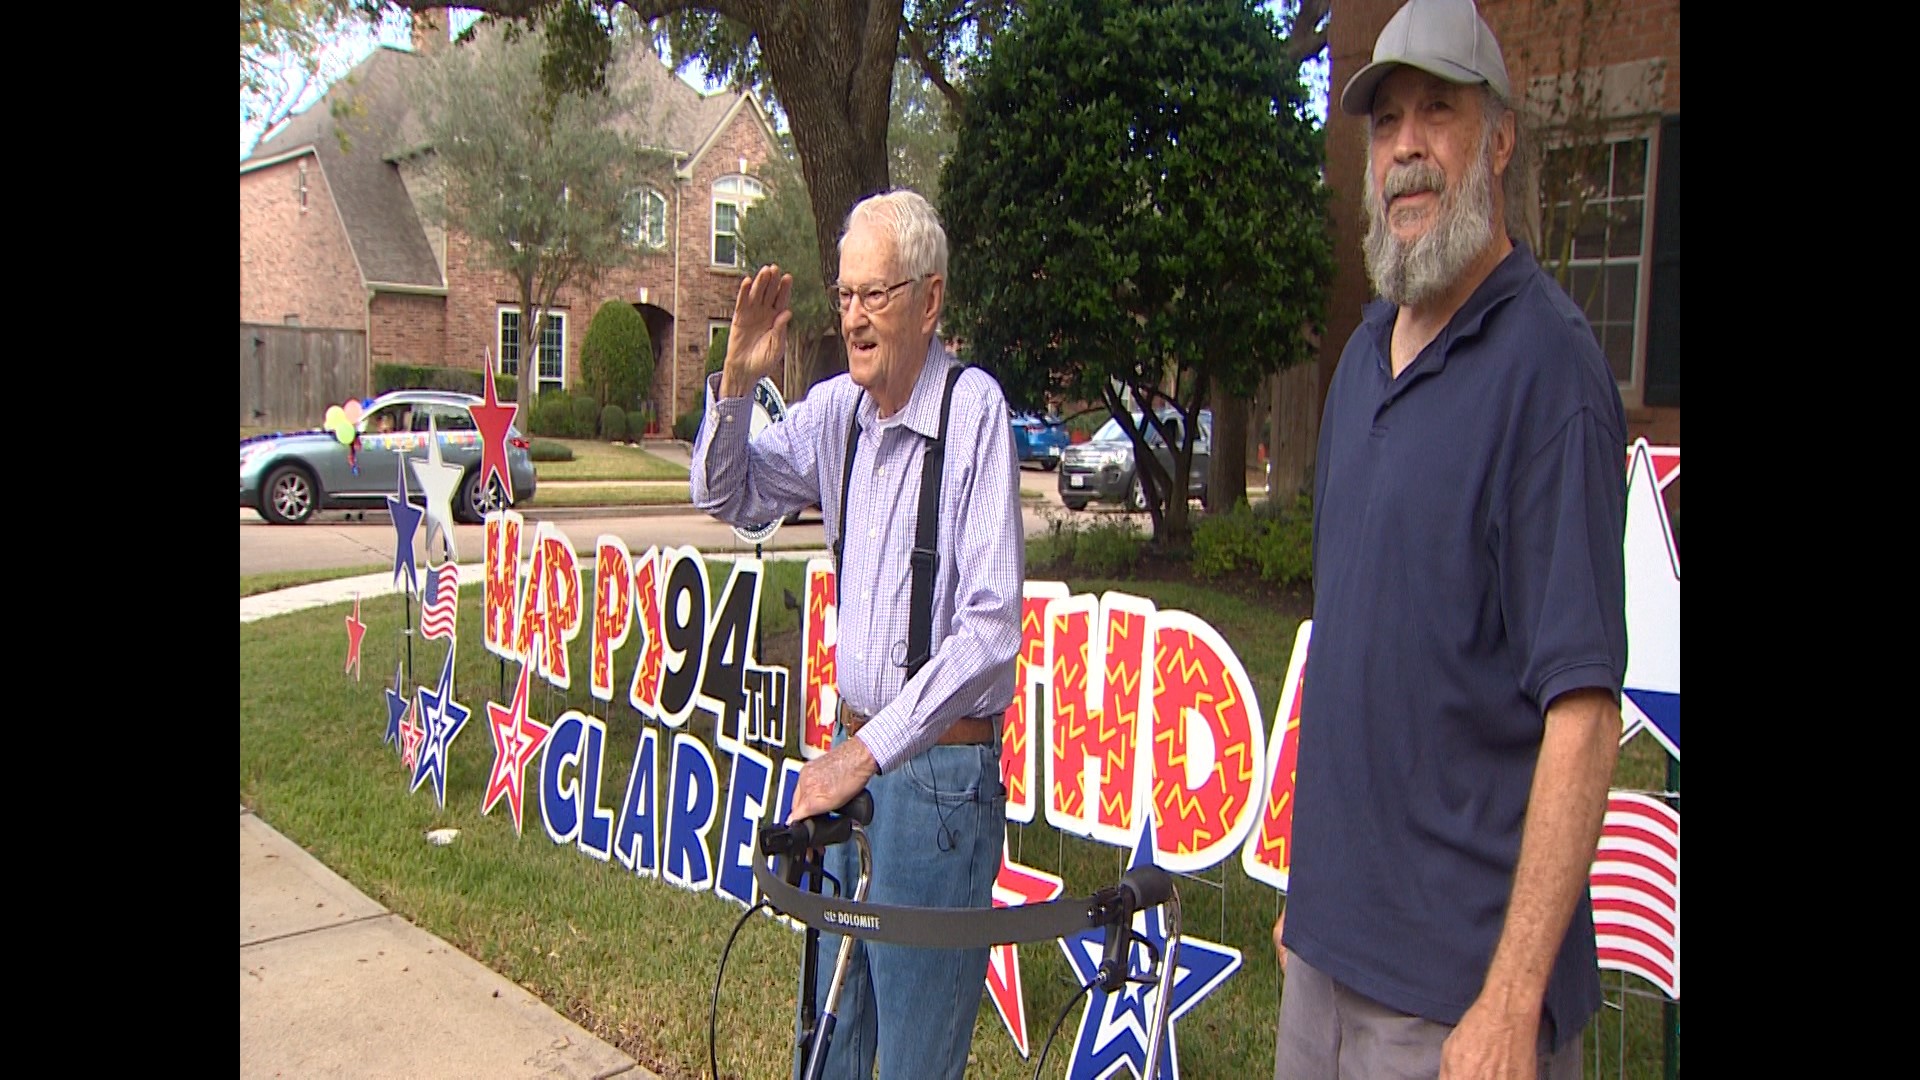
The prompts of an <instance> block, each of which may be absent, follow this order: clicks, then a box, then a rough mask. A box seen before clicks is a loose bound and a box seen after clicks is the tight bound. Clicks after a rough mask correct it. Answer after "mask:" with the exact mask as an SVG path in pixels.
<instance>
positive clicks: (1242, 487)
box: [1207, 379, 1251, 513]
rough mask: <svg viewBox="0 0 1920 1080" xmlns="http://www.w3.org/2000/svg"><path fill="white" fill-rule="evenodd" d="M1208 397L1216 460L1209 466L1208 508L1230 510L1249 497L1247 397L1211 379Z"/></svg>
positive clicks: (1210, 509) (1218, 511)
mask: <svg viewBox="0 0 1920 1080" xmlns="http://www.w3.org/2000/svg"><path fill="white" fill-rule="evenodd" d="M1207 397H1208V398H1210V399H1212V401H1213V460H1212V461H1211V462H1209V463H1208V466H1207V511H1208V512H1209V513H1220V512H1223V511H1227V510H1231V509H1233V507H1234V506H1235V504H1237V503H1239V502H1240V501H1241V500H1242V499H1245V498H1246V497H1247V414H1248V412H1249V411H1250V408H1251V407H1250V404H1249V402H1248V400H1247V399H1246V398H1244V397H1239V396H1237V395H1234V394H1229V393H1227V391H1226V388H1225V387H1223V386H1221V385H1220V380H1218V379H1214V380H1212V385H1211V386H1210V387H1209V388H1208V390H1207Z"/></svg>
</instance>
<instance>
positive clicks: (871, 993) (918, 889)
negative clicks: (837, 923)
mask: <svg viewBox="0 0 1920 1080" xmlns="http://www.w3.org/2000/svg"><path fill="white" fill-rule="evenodd" d="M839 738H840V736H836V738H835V741H836V742H838V741H839ZM867 790H869V791H870V792H872V793H873V806H874V810H873V825H872V826H871V827H869V828H868V829H867V841H868V844H869V846H870V847H871V849H872V853H873V871H872V875H871V877H870V879H869V881H868V883H867V901H868V902H869V903H874V904H893V905H901V906H907V907H976V908H986V907H991V906H992V904H993V881H994V878H995V876H996V875H998V874H999V872H1000V855H1001V851H1002V848H1003V845H1004V844H1005V841H1006V833H1007V792H1006V789H1005V788H1004V787H1002V786H1001V784H1000V747H999V746H998V745H993V746H935V747H932V748H931V749H929V750H927V751H925V752H924V753H922V754H921V755H920V756H918V757H916V758H913V759H911V760H909V761H908V762H906V764H904V765H901V766H899V767H898V768H896V769H894V770H893V772H891V773H888V774H885V775H882V776H876V777H874V778H873V779H872V780H871V781H869V782H868V784H867ZM826 865H827V871H828V872H829V873H831V874H832V875H833V876H834V877H835V878H837V879H838V880H839V882H840V887H841V889H842V891H843V893H844V894H845V895H847V896H852V895H853V887H854V884H855V882H856V881H857V880H858V876H859V873H860V858H859V853H858V852H857V850H856V849H855V847H854V845H853V844H852V843H846V844H840V845H837V846H835V847H833V848H831V849H829V850H828V852H827V856H826ZM828 888H829V890H830V889H831V888H832V886H831V885H829V886H828ZM840 938H841V935H839V934H827V933H822V934H821V935H820V947H819V952H818V954H817V955H818V961H819V966H818V973H817V985H816V988H815V995H814V1006H815V1010H816V1015H818V1014H819V1013H820V1012H823V1011H824V1010H825V1008H826V1000H827V991H828V989H829V988H830V986H831V984H832V981H833V968H834V963H835V961H836V960H837V959H838V957H839V955H840ZM990 952H991V950H990V949H922V948H916V947H913V946H909V945H886V944H881V943H879V942H869V941H862V940H860V939H858V938H856V939H854V943H853V956H852V958H851V961H850V963H849V964H848V967H847V977H846V981H845V983H844V984H843V986H842V988H841V991H840V1004H839V1008H838V1010H837V1017H836V1023H835V1027H834V1030H833V1037H832V1041H831V1044H830V1046H829V1053H828V1055H827V1060H826V1068H825V1069H824V1070H823V1073H822V1075H823V1077H824V1078H826V1080H854V1078H860V1080H867V1078H871V1077H872V1076H873V1068H874V1059H875V1053H876V1051H877V1052H878V1057H879V1063H880V1068H881V1073H880V1076H881V1080H895V1078H899V1080H944V1078H952V1080H960V1078H961V1077H963V1076H964V1075H965V1074H966V1069H967V1051H968V1049H969V1048H970V1047H971V1046H972V1044H973V1028H974V1022H975V1020H976V1019H977V1018H978V1016H979V1012H980V998H981V995H982V993H983V991H984V990H985V988H986V977H987V957H988V954H989V953H990ZM808 1049H810V1048H802V1049H801V1050H800V1051H799V1052H797V1053H796V1055H795V1059H796V1060H795V1067H794V1072H795V1075H799V1074H800V1073H801V1072H802V1071H803V1070H804V1069H805V1066H806V1060H805V1055H806V1051H807V1050H808Z"/></svg>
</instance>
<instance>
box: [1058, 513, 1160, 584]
mask: <svg viewBox="0 0 1920 1080" xmlns="http://www.w3.org/2000/svg"><path fill="white" fill-rule="evenodd" d="M1146 544H1147V538H1146V537H1144V536H1141V535H1140V534H1139V533H1138V532H1135V531H1134V528H1133V526H1132V524H1131V523H1128V522H1101V523H1100V524H1098V525H1091V526H1088V527H1087V528H1086V529H1084V530H1082V531H1081V533H1080V535H1079V537H1078V538H1077V539H1076V541H1075V543H1074V545H1073V564H1074V566H1076V567H1078V568H1079V570H1080V572H1081V573H1083V574H1086V575H1087V576H1089V577H1121V576H1123V575H1126V574H1128V573H1131V572H1132V571H1133V568H1134V567H1135V566H1137V565H1139V563H1140V556H1141V553H1142V552H1143V551H1144V550H1145V549H1146Z"/></svg>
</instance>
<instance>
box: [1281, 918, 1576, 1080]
mask: <svg viewBox="0 0 1920 1080" xmlns="http://www.w3.org/2000/svg"><path fill="white" fill-rule="evenodd" d="M1452 1033H1453V1025H1451V1024H1442V1023H1438V1022H1436V1021H1433V1020H1427V1019H1423V1018H1421V1017H1418V1016H1406V1015H1403V1014H1401V1013H1397V1012H1394V1011H1393V1010H1391V1009H1389V1008H1387V1007H1386V1006H1384V1005H1381V1004H1380V1003H1379V1002H1376V1001H1373V1000H1372V999H1370V998H1365V997H1362V996H1361V995H1359V994H1356V993H1354V992H1353V991H1352V990H1349V989H1347V988H1346V987H1344V986H1341V985H1340V984H1339V983H1337V982H1334V981H1333V980H1332V979H1330V978H1328V977H1327V975H1326V974H1325V973H1324V972H1321V971H1317V970H1315V969H1314V968H1313V966H1312V965H1310V964H1308V963H1307V962H1306V961H1305V960H1302V959H1300V957H1299V956H1298V955H1296V954H1295V953H1294V952H1293V951H1292V950H1288V951H1287V972H1286V982H1285V985H1284V986H1283V987H1282V988H1281V993H1280V1024H1279V1032H1278V1035H1277V1039H1276V1045H1275V1047H1274V1059H1273V1080H1402V1078H1405V1080H1414V1078H1431V1077H1436V1076H1438V1075H1440V1045H1441V1044H1442V1043H1444V1042H1446V1041H1447V1036H1448V1035H1450V1034H1452ZM1546 1039H1547V1032H1546V1025H1545V1024H1544V1023H1543V1024H1541V1030H1540V1068H1539V1074H1538V1075H1539V1078H1540V1080H1580V1075H1581V1073H1580V1039H1578V1038H1575V1039H1572V1040H1570V1041H1569V1042H1568V1043H1567V1045H1566V1046H1565V1047H1563V1048H1562V1049H1561V1050H1560V1052H1558V1053H1550V1052H1549V1050H1548V1048H1547V1045H1546Z"/></svg>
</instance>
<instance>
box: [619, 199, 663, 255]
mask: <svg viewBox="0 0 1920 1080" xmlns="http://www.w3.org/2000/svg"><path fill="white" fill-rule="evenodd" d="M631 198H632V200H633V203H634V205H633V209H632V214H633V217H632V219H631V220H630V221H628V222H627V230H626V233H625V237H624V238H625V240H626V242H627V244H628V245H629V246H631V247H656V248H657V247H666V246H667V197H666V196H665V195H662V194H660V193H659V192H657V191H655V190H653V189H652V188H646V189H644V190H641V191H636V192H634V193H633V195H632V196H631Z"/></svg>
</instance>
